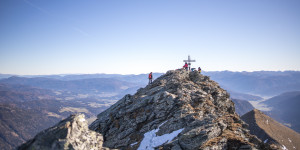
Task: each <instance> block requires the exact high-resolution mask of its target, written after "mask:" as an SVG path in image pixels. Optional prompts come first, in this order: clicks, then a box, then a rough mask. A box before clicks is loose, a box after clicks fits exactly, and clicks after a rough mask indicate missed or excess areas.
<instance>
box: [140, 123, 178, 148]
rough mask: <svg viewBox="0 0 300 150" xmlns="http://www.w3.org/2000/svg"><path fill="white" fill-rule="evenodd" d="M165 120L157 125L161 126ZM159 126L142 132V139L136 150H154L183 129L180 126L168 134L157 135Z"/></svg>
mask: <svg viewBox="0 0 300 150" xmlns="http://www.w3.org/2000/svg"><path fill="white" fill-rule="evenodd" d="M165 122H166V121H165ZM165 122H163V123H162V124H161V125H159V127H161V126H162V125H163V124H164V123H165ZM159 127H158V128H157V129H154V130H151V131H149V132H146V133H145V134H144V139H143V140H142V142H141V144H140V146H139V148H138V150H154V148H155V147H157V146H159V145H162V144H164V143H166V142H169V141H171V140H172V139H174V138H175V137H176V136H177V135H178V134H179V133H180V132H181V131H182V130H183V128H182V129H179V130H176V131H173V132H172V133H169V134H164V135H161V136H157V135H156V133H157V132H158V131H159Z"/></svg>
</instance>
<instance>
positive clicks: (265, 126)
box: [241, 109, 300, 150]
mask: <svg viewBox="0 0 300 150" xmlns="http://www.w3.org/2000/svg"><path fill="white" fill-rule="evenodd" d="M241 118H242V120H244V121H245V122H246V123H248V124H249V130H250V132H251V133H252V134H254V135H256V136H257V137H258V138H260V139H261V140H263V141H265V142H267V143H270V144H273V146H276V147H277V148H280V149H284V148H285V147H286V148H287V149H290V150H292V149H300V134H298V133H297V132H295V131H293V130H291V129H290V128H288V127H286V126H284V125H282V124H280V123H279V122H277V121H275V120H274V119H272V118H271V117H269V116H267V115H265V114H263V113H262V112H261V111H259V110H257V109H254V110H253V111H251V112H248V113H247V114H245V115H243V116H242V117H241Z"/></svg>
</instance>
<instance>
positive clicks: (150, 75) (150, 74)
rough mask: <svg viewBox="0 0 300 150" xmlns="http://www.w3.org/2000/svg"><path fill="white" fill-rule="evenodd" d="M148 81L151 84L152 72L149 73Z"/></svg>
mask: <svg viewBox="0 0 300 150" xmlns="http://www.w3.org/2000/svg"><path fill="white" fill-rule="evenodd" d="M148 78H149V83H148V84H152V78H153V76H152V72H150V73H149V77H148Z"/></svg>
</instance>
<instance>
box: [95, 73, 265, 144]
mask: <svg viewBox="0 0 300 150" xmlns="http://www.w3.org/2000/svg"><path fill="white" fill-rule="evenodd" d="M246 126H247V125H246V124H245V123H244V122H243V121H241V120H240V118H239V116H238V115H237V114H236V113H235V110H234V103H233V102H232V101H231V100H230V98H229V94H228V93H227V92H226V91H225V90H223V89H222V88H220V86H219V85H218V84H217V83H216V82H214V81H212V80H210V79H209V77H207V76H204V75H202V74H199V73H198V72H189V71H185V70H176V71H168V72H167V73H166V74H164V75H162V76H161V77H159V78H157V79H156V80H155V81H154V82H153V83H152V84H151V85H148V86H146V87H145V88H141V89H139V90H138V91H137V93H136V94H134V95H126V96H124V97H123V98H122V99H121V100H119V101H118V102H117V103H115V104H114V105H112V106H111V107H110V108H109V109H107V110H106V111H104V112H102V113H100V114H99V115H98V116H97V120H96V121H94V122H93V123H92V124H91V125H90V129H92V130H95V131H96V132H99V133H101V134H102V135H103V136H104V141H105V142H104V146H106V147H109V148H118V149H155V148H159V149H255V148H257V149H262V148H264V147H263V146H264V145H263V143H262V142H261V141H260V140H259V139H257V138H256V137H255V136H252V135H250V134H249V130H247V129H245V127H246Z"/></svg>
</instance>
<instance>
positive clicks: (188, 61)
mask: <svg viewBox="0 0 300 150" xmlns="http://www.w3.org/2000/svg"><path fill="white" fill-rule="evenodd" d="M183 62H186V63H188V65H189V70H191V62H196V60H191V57H190V55H189V56H188V60H183Z"/></svg>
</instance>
